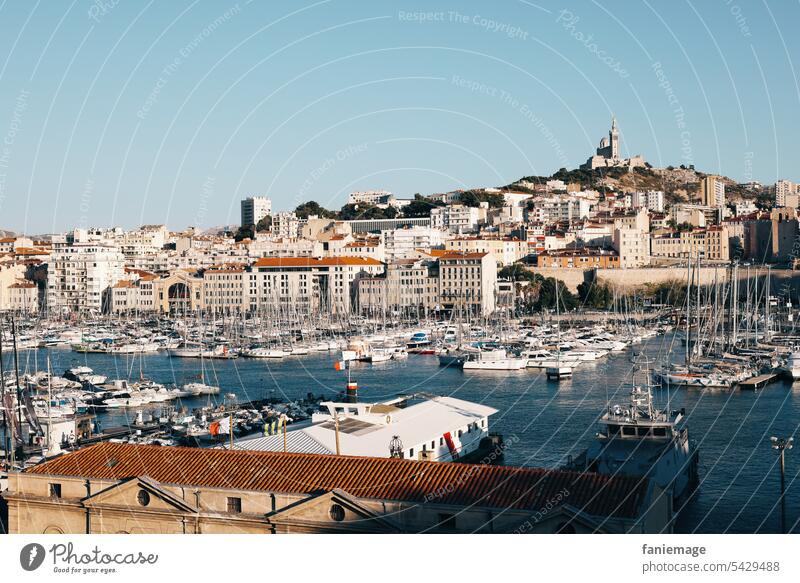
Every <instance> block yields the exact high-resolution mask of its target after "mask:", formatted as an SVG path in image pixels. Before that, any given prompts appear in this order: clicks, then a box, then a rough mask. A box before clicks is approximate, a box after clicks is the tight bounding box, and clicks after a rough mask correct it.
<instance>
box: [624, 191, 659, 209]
mask: <svg viewBox="0 0 800 583" xmlns="http://www.w3.org/2000/svg"><path fill="white" fill-rule="evenodd" d="M630 196H631V203H630V206H631V207H632V208H635V209H642V208H643V209H647V210H648V211H650V212H654V213H663V212H664V192H663V191H662V190H648V191H646V192H634V193H632V194H631V195H630Z"/></svg>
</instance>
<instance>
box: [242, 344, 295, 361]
mask: <svg viewBox="0 0 800 583" xmlns="http://www.w3.org/2000/svg"><path fill="white" fill-rule="evenodd" d="M241 355H242V356H244V357H246V358H284V357H286V356H289V353H288V352H286V351H285V350H280V349H277V348H266V347H263V346H261V347H258V348H248V349H246V350H242V352H241Z"/></svg>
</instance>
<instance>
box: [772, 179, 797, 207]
mask: <svg viewBox="0 0 800 583" xmlns="http://www.w3.org/2000/svg"><path fill="white" fill-rule="evenodd" d="M796 192H797V185H796V184H795V183H794V182H792V181H791V180H778V181H777V182H776V183H775V206H787V204H786V200H787V198H786V197H791V196H792V195H793V194H795V193H796Z"/></svg>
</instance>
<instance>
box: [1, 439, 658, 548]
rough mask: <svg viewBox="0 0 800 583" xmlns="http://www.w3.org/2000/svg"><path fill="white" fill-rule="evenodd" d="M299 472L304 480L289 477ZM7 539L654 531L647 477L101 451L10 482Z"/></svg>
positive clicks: (177, 450) (161, 450) (164, 450)
mask: <svg viewBox="0 0 800 583" xmlns="http://www.w3.org/2000/svg"><path fill="white" fill-rule="evenodd" d="M298 476H300V477H301V479H298ZM3 497H4V498H5V500H6V502H7V503H8V529H9V531H10V532H11V533H14V534H43V533H53V534H82V533H87V534H114V533H121V534H128V533H148V534H199V533H203V534H206V533H207V534H219V533H242V534H244V533H252V534H256V533H261V534H266V533H420V532H449V533H470V532H482V533H556V532H560V533H591V532H608V533H624V532H634V533H659V532H670V531H671V525H672V521H671V518H672V509H671V504H670V501H669V499H668V498H669V497H668V496H663V495H662V492H661V490H659V489H658V487H657V486H656V485H655V484H653V483H652V482H651V481H650V480H648V479H647V478H632V477H623V476H613V477H612V476H601V475H597V474H578V473H574V472H565V471H559V470H545V469H538V468H518V467H513V468H512V467H504V466H492V465H467V464H454V463H449V462H426V461H414V460H404V459H397V458H368V457H348V456H334V455H320V454H302V453H283V452H277V453H276V452H255V451H227V450H218V449H200V448H186V447H163V446H150V445H133V444H114V443H103V444H99V445H94V446H91V447H86V448H83V449H80V450H78V451H76V452H74V453H69V454H65V455H62V456H59V457H57V458H54V459H52V460H50V461H48V462H45V463H42V464H38V465H36V466H33V467H31V468H29V469H28V470H26V471H24V472H21V473H12V474H11V475H10V476H9V489H8V491H7V492H6V493H4V495H3Z"/></svg>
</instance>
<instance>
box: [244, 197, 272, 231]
mask: <svg viewBox="0 0 800 583" xmlns="http://www.w3.org/2000/svg"><path fill="white" fill-rule="evenodd" d="M241 214H242V226H243V227H249V226H253V225H257V224H258V221H260V220H261V219H263V218H264V217H266V216H268V215H271V214H272V201H271V200H270V199H269V198H267V197H265V196H251V197H248V198H245V199H244V200H242V202H241Z"/></svg>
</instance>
